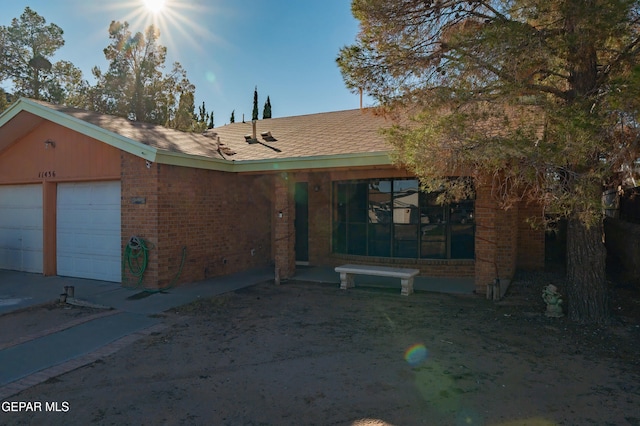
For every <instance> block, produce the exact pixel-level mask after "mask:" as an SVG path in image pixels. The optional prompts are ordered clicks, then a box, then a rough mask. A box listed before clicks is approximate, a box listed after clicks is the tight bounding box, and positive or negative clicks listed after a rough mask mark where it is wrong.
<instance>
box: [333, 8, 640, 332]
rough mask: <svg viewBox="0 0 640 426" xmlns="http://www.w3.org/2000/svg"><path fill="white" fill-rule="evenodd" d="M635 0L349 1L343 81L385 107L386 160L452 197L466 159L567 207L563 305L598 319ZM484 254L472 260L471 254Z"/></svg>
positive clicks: (496, 189) (631, 70) (632, 85)
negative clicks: (352, 38)
mask: <svg viewBox="0 0 640 426" xmlns="http://www.w3.org/2000/svg"><path fill="white" fill-rule="evenodd" d="M639 9H640V6H639V4H638V1H632V0H589V1H585V0H563V1H560V0H555V1H550V0H514V1H508V2H506V1H505V2H487V1H466V0H464V1H463V0H450V1H435V2H433V1H422V0H407V1H403V2H396V1H393V0H354V1H353V2H352V11H353V13H354V16H355V17H356V18H357V19H358V20H359V21H360V32H359V34H358V37H357V40H356V43H355V44H354V45H352V46H347V47H344V48H342V49H341V51H340V54H339V57H338V59H337V62H338V65H339V67H340V68H341V71H342V74H343V77H344V79H345V83H346V85H347V87H348V88H350V89H352V90H353V91H354V92H356V93H357V92H358V91H359V90H360V89H362V90H363V91H365V92H366V93H368V94H370V95H371V96H372V97H374V98H375V99H377V100H378V101H379V103H380V105H381V107H382V108H381V109H383V110H385V111H386V112H388V113H389V115H390V116H391V117H400V116H405V117H406V114H407V111H412V112H415V114H412V115H411V117H412V118H413V123H411V124H410V125H399V126H397V127H395V128H393V129H392V130H391V131H389V132H387V136H388V139H389V141H390V143H391V144H393V146H394V147H395V158H396V160H397V162H398V163H399V164H402V165H404V166H405V167H407V168H408V169H409V170H411V171H412V172H414V173H415V174H416V175H418V176H419V177H420V178H421V182H422V184H423V185H424V186H425V187H426V188H428V189H436V190H437V189H440V188H445V191H446V192H445V193H446V194H448V195H449V196H450V197H455V196H456V194H460V193H461V192H464V191H465V182H466V180H465V179H462V178H460V179H454V180H448V179H443V178H442V177H443V176H449V175H451V174H452V173H454V171H456V170H465V171H466V172H465V174H467V175H471V176H472V177H474V178H475V179H476V181H483V182H486V183H488V184H490V185H491V186H492V193H493V194H494V196H495V197H497V198H498V199H499V200H500V201H501V202H502V204H503V206H504V207H505V208H508V207H509V206H511V205H513V204H514V203H516V202H519V201H521V200H525V199H526V200H534V201H536V202H538V203H540V204H542V205H543V206H544V207H545V208H546V209H547V211H552V212H556V213H558V214H560V215H561V216H563V217H565V218H566V219H567V221H568V235H567V286H566V289H565V294H566V296H567V299H568V300H567V302H568V313H569V317H570V318H571V319H573V320H576V321H578V322H595V323H602V322H607V321H608V318H609V313H610V309H609V299H608V288H607V280H606V274H605V256H606V251H605V248H604V244H603V241H602V235H603V227H602V224H603V212H602V203H601V196H602V191H603V188H604V187H609V188H616V187H617V185H618V184H620V183H621V178H624V177H625V176H623V174H621V173H619V171H620V170H633V167H631V168H625V167H624V166H625V164H629V163H631V162H633V161H634V160H635V159H637V158H638V155H639V153H638V145H637V143H635V141H636V140H638V139H637V138H638V135H639V134H640V132H639V131H638V121H637V117H638V111H639V108H640V102H639V100H638V99H639V98H638V94H640V78H639V77H640V67H638V65H637V64H638V59H640V58H639V55H640V49H638V44H639V41H640V27H639V26H638V25H637V23H638V22H639V18H640V13H639ZM477 261H479V260H477Z"/></svg>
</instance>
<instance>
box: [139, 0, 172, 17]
mask: <svg viewBox="0 0 640 426" xmlns="http://www.w3.org/2000/svg"><path fill="white" fill-rule="evenodd" d="M142 3H143V4H144V7H145V8H146V9H147V10H148V11H149V12H151V13H153V14H160V13H162V12H163V11H164V9H165V6H166V3H167V2H166V0H142Z"/></svg>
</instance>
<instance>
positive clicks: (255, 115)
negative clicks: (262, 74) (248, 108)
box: [251, 86, 258, 121]
mask: <svg viewBox="0 0 640 426" xmlns="http://www.w3.org/2000/svg"><path fill="white" fill-rule="evenodd" d="M257 119H258V86H256V88H255V90H254V91H253V113H252V114H251V120H252V121H255V120H257Z"/></svg>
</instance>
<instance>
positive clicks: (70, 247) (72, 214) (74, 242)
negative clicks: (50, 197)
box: [57, 182, 121, 282]
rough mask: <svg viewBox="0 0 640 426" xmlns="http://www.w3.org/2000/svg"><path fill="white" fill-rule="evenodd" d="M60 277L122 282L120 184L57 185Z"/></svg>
mask: <svg viewBox="0 0 640 426" xmlns="http://www.w3.org/2000/svg"><path fill="white" fill-rule="evenodd" d="M57 198H58V212H57V248H58V250H57V252H58V254H57V262H58V275H65V276H74V277H80V278H92V279H99V280H105V281H115V282H120V281H121V263H120V256H121V255H120V182H86V183H73V184H60V185H58V197H57Z"/></svg>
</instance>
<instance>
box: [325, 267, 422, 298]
mask: <svg viewBox="0 0 640 426" xmlns="http://www.w3.org/2000/svg"><path fill="white" fill-rule="evenodd" d="M336 272H339V273H340V288H341V289H343V290H346V289H348V288H350V287H355V282H354V280H353V276H354V275H375V276H379V277H393V278H400V283H401V285H402V291H401V293H400V294H402V295H403V296H408V295H410V294H411V293H413V278H414V277H415V276H416V275H418V274H419V273H420V271H419V270H418V269H406V268H392V267H388V266H370V265H342V266H337V267H336Z"/></svg>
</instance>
